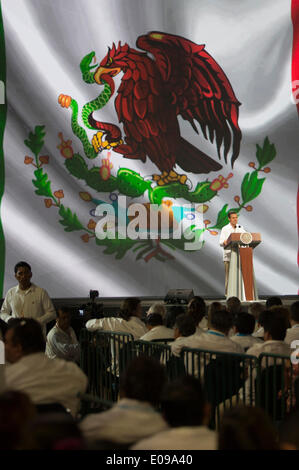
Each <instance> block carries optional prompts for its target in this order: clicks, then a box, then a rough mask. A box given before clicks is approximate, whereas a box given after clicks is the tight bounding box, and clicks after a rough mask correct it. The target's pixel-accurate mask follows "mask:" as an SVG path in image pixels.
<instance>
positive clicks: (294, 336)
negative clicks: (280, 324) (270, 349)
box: [285, 301, 299, 344]
mask: <svg viewBox="0 0 299 470" xmlns="http://www.w3.org/2000/svg"><path fill="white" fill-rule="evenodd" d="M290 311H291V315H290V323H291V328H288V329H287V334H286V337H285V342H286V343H288V344H291V343H292V341H296V340H297V341H299V301H297V302H294V303H293V304H292V305H291V307H290Z"/></svg>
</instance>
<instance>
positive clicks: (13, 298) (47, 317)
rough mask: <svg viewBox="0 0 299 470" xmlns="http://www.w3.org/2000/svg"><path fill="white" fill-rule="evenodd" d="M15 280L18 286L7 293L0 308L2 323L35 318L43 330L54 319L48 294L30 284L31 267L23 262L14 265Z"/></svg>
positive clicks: (53, 311)
mask: <svg viewBox="0 0 299 470" xmlns="http://www.w3.org/2000/svg"><path fill="white" fill-rule="evenodd" d="M14 271H15V278H16V280H17V281H18V285H17V286H15V287H12V288H11V289H9V291H8V292H7V294H6V296H5V299H4V302H3V304H2V307H1V314H0V317H1V318H2V320H4V321H6V322H7V321H8V320H9V319H10V318H15V317H16V318H18V317H22V318H23V317H26V318H28V317H30V318H35V319H36V320H37V321H38V322H39V323H40V324H41V325H42V328H43V332H44V335H45V336H46V325H47V323H48V322H50V321H51V320H53V319H54V318H55V309H54V307H53V304H52V301H51V299H50V297H49V295H48V293H47V292H46V291H45V290H44V289H42V288H41V287H38V286H36V285H35V284H33V283H32V282H31V277H32V272H31V266H30V265H29V264H28V263H26V262H25V261H20V262H19V263H17V264H16V265H15V268H14Z"/></svg>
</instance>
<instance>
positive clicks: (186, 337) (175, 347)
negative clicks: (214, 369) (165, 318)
mask: <svg viewBox="0 0 299 470" xmlns="http://www.w3.org/2000/svg"><path fill="white" fill-rule="evenodd" d="M174 338H175V340H174V341H173V343H171V345H170V346H171V352H172V354H174V355H175V356H179V355H180V354H181V350H182V349H183V348H191V349H194V348H195V349H196V348H198V341H199V338H200V335H199V334H198V333H196V326H195V323H194V320H193V318H192V317H191V316H190V315H186V314H183V315H179V316H178V317H177V319H176V323H175V326H174Z"/></svg>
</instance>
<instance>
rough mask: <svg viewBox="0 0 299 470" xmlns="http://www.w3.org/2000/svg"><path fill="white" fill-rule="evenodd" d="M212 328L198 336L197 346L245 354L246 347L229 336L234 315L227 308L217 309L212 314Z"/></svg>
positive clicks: (209, 349)
mask: <svg viewBox="0 0 299 470" xmlns="http://www.w3.org/2000/svg"><path fill="white" fill-rule="evenodd" d="M209 321H210V329H209V330H208V331H207V332H204V333H202V334H201V335H200V336H199V337H198V342H197V344H198V345H197V348H199V349H204V350H208V351H223V352H232V353H238V354H243V353H244V349H243V348H242V346H240V345H239V344H238V343H236V342H235V341H232V340H231V339H230V338H229V337H228V333H229V331H230V329H231V328H232V324H233V320H232V316H231V314H230V313H229V312H227V311H226V310H218V311H217V310H216V311H213V312H212V313H211V315H210V319H209Z"/></svg>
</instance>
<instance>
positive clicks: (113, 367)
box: [80, 329, 299, 427]
mask: <svg viewBox="0 0 299 470" xmlns="http://www.w3.org/2000/svg"><path fill="white" fill-rule="evenodd" d="M168 341H170V340H168V339H165V340H164V341H163V340H159V342H148V341H141V340H138V341H134V338H133V336H132V335H130V334H124V333H114V332H108V331H96V332H89V331H87V330H86V329H83V330H81V333H80V344H81V368H82V369H83V370H84V372H85V373H86V375H87V376H88V379H89V385H88V393H89V394H90V396H92V397H94V399H95V402H96V403H97V404H99V403H100V402H102V403H105V404H106V405H107V403H108V404H109V403H111V404H112V403H113V402H115V401H117V399H118V394H119V377H120V375H121V374H122V372H124V371H125V369H126V367H127V365H128V363H129V362H130V361H131V360H132V359H134V358H135V357H138V356H140V355H146V356H150V357H154V358H156V359H157V360H159V361H160V362H161V363H162V364H164V365H165V367H166V372H167V378H168V380H174V379H176V378H179V377H181V376H182V375H184V374H190V375H192V376H194V377H198V378H200V379H201V381H202V383H203V384H204V387H205V392H206V396H207V399H208V401H209V402H210V404H211V408H212V422H211V426H212V427H215V423H216V422H218V421H219V417H220V413H221V411H222V409H225V408H227V407H229V408H230V407H232V406H234V405H235V404H238V403H239V404H241V403H244V404H247V405H257V406H260V407H262V408H264V409H265V410H266V411H267V413H268V414H269V415H270V416H271V417H272V419H273V420H274V421H275V422H277V421H281V420H282V419H284V417H285V416H286V414H287V413H288V412H289V411H291V410H292V408H293V407H294V406H295V391H296V390H297V389H298V380H299V379H297V382H296V380H295V379H296V374H295V370H294V367H293V365H292V363H291V361H290V358H289V357H284V356H277V355H274V354H262V355H261V356H260V357H259V358H256V357H255V356H249V355H247V354H233V353H224V352H217V351H203V350H199V349H188V348H184V349H183V350H182V352H181V355H180V357H176V356H173V355H172V353H171V347H170V345H169V344H167V343H168ZM297 403H298V404H299V401H298V400H297ZM88 411H89V412H90V411H92V410H90V409H89V410H88Z"/></svg>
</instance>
